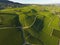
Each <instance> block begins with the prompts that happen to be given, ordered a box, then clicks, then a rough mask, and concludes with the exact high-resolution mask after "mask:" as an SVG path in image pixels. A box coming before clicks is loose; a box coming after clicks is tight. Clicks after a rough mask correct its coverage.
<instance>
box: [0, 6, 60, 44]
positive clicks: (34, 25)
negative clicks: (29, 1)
mask: <svg viewBox="0 0 60 45" xmlns="http://www.w3.org/2000/svg"><path fill="white" fill-rule="evenodd" d="M1 13H2V14H1ZM1 16H3V18H4V21H3V20H2V21H3V24H5V26H10V27H17V26H21V27H22V29H20V30H21V31H18V30H19V29H16V28H14V29H12V28H11V29H4V30H3V29H0V42H1V43H0V45H23V44H25V43H24V42H26V43H27V44H28V45H29V44H31V45H58V40H59V38H58V36H56V35H52V34H53V30H54V29H55V30H58V31H60V7H58V6H39V5H31V6H26V7H22V8H10V9H4V10H1V11H0V17H1ZM0 27H1V26H0ZM2 27H3V26H2ZM24 27H27V28H24ZM3 28H4V27H3ZM57 33H58V32H56V34H57ZM1 34H2V35H1ZM59 34H60V33H59ZM59 36H60V35H59ZM1 40H2V41H4V43H3V42H2V41H1ZM27 44H26V45H27Z"/></svg>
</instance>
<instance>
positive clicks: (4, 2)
mask: <svg viewBox="0 0 60 45" xmlns="http://www.w3.org/2000/svg"><path fill="white" fill-rule="evenodd" d="M27 5H28V4H26V5H25V4H20V3H15V2H12V1H8V0H0V10H2V9H6V8H18V7H25V6H27Z"/></svg>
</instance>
